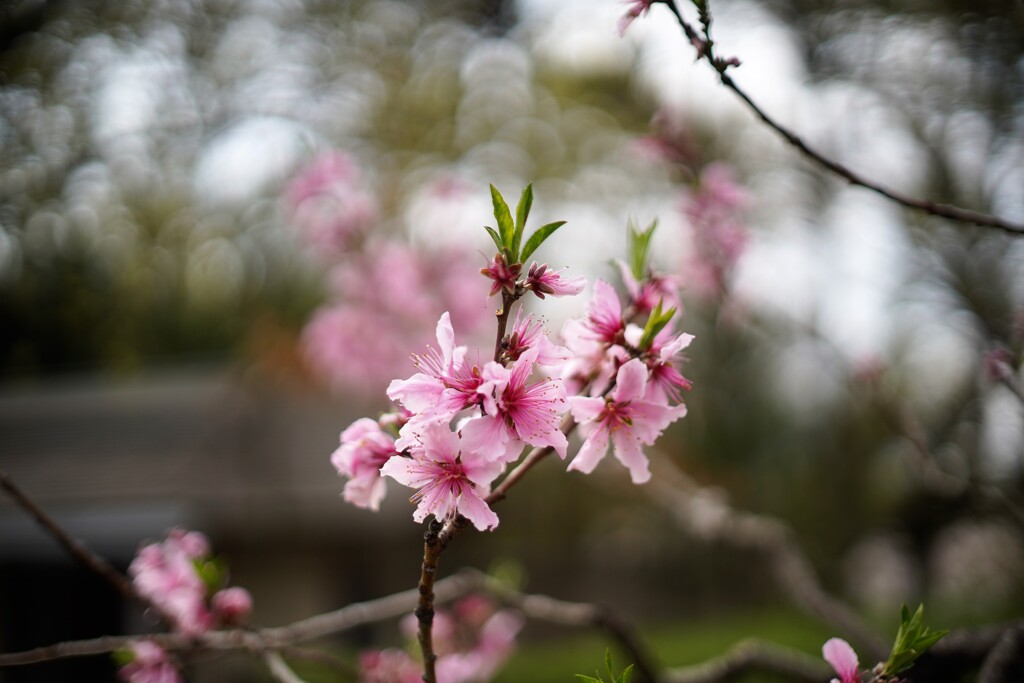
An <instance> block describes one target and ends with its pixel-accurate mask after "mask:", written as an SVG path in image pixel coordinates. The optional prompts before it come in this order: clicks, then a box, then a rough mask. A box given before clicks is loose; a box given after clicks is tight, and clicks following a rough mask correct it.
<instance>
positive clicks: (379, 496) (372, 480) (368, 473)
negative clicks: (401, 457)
mask: <svg viewBox="0 0 1024 683" xmlns="http://www.w3.org/2000/svg"><path fill="white" fill-rule="evenodd" d="M393 455H398V451H397V450H396V449H395V439H394V438H393V437H392V436H391V435H390V434H388V433H387V432H385V431H384V430H382V429H381V428H380V424H378V423H377V422H376V421H374V420H371V419H370V418H368V417H364V418H361V419H359V420H356V421H355V422H353V423H352V424H351V425H350V426H349V427H348V429H346V430H345V431H343V432H342V433H341V446H339V447H338V449H337V450H336V451H334V453H333V454H332V455H331V464H332V465H334V467H335V469H337V470H338V474H340V475H342V476H343V477H348V482H347V483H346V484H345V490H344V496H345V500H347V501H348V502H350V503H352V504H353V505H355V506H357V507H361V508H367V509H370V510H373V511H374V512H376V511H377V510H379V509H380V502H381V500H383V499H384V494H385V493H386V492H387V486H386V485H385V483H384V480H383V479H381V477H380V468H381V466H382V465H383V464H384V463H386V462H387V461H388V458H390V457H391V456H393Z"/></svg>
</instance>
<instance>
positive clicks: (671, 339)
mask: <svg viewBox="0 0 1024 683" xmlns="http://www.w3.org/2000/svg"><path fill="white" fill-rule="evenodd" d="M625 337H626V341H627V342H628V343H629V344H631V345H633V346H634V347H635V346H637V345H639V343H640V339H641V337H643V330H642V329H641V328H640V327H639V326H637V325H629V326H627V327H626V334H625ZM691 342H693V335H692V334H687V333H685V332H684V333H681V334H678V335H673V333H672V332H671V331H670V330H669V328H668V327H665V328H664V329H663V330H662V331H661V332H659V333H658V334H656V335H655V336H654V339H653V340H652V341H651V347H650V348H649V349H646V350H645V352H644V354H643V360H644V362H645V363H646V364H647V368H648V370H650V372H651V374H650V378H649V379H648V381H647V391H646V392H645V393H644V400H645V401H653V402H655V403H669V402H673V403H678V402H679V401H680V400H681V399H682V393H681V392H682V391H688V390H689V389H690V388H691V387H692V386H693V385H692V384H691V383H690V380H688V379H686V378H685V377H683V374H682V373H681V372H679V368H678V367H676V364H677V362H678V361H677V356H679V355H680V354H682V352H683V350H684V349H686V348H687V347H688V346H689V345H690V343H691Z"/></svg>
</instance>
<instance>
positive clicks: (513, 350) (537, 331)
mask: <svg viewBox="0 0 1024 683" xmlns="http://www.w3.org/2000/svg"><path fill="white" fill-rule="evenodd" d="M522 313H523V309H522V308H519V309H517V310H516V319H515V322H513V323H512V332H511V333H510V334H509V336H508V344H507V345H506V347H505V353H504V355H505V357H506V358H508V359H509V360H513V361H514V360H518V359H519V357H520V356H522V355H523V354H524V353H526V351H528V350H529V349H537V360H536V363H537V365H539V366H541V367H560V366H561V365H562V364H564V363H565V362H566V361H568V360H569V359H570V358H572V352H571V351H569V349H567V348H565V347H564V346H559V345H558V344H555V343H553V342H552V341H551V340H550V339H548V337H547V335H546V334H544V325H543V324H542V323H541V322H540V321H539V320H535V319H534V317H533V316H532V315H530V316H526V317H524V316H523V315H522Z"/></svg>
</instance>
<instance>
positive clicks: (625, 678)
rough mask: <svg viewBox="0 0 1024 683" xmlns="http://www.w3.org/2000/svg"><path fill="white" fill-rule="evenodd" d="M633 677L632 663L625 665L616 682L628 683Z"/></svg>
mask: <svg viewBox="0 0 1024 683" xmlns="http://www.w3.org/2000/svg"><path fill="white" fill-rule="evenodd" d="M632 678H633V665H632V664H630V665H629V666H627V667H626V669H625V671H623V672H622V676H621V677H620V678H619V681H618V683H629V682H630V680H632Z"/></svg>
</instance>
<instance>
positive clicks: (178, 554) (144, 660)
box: [119, 529, 252, 683]
mask: <svg viewBox="0 0 1024 683" xmlns="http://www.w3.org/2000/svg"><path fill="white" fill-rule="evenodd" d="M128 574H129V575H130V576H131V579H132V588H134V590H135V592H136V593H137V594H138V595H139V596H140V597H142V598H143V599H145V600H147V601H148V602H149V603H150V604H151V605H152V606H153V608H154V609H155V610H156V611H157V612H158V614H159V616H161V617H162V618H164V619H166V620H167V621H168V622H169V626H171V627H172V628H174V629H175V630H177V631H180V632H181V633H184V634H186V635H189V636H198V635H201V634H203V633H205V632H206V631H209V630H210V629H213V628H217V627H219V626H226V625H237V624H241V623H242V622H243V621H245V619H246V618H247V617H248V616H249V613H250V612H252V596H251V595H250V594H249V591H247V590H245V589H244V588H238V587H230V588H227V587H225V586H224V583H225V580H226V578H227V576H226V571H225V570H224V568H223V566H222V565H221V564H220V563H219V562H218V561H217V560H215V559H214V558H212V557H211V555H210V542H209V541H208V540H207V538H206V536H204V535H203V534H201V533H199V532H197V531H186V530H184V529H171V531H169V532H168V533H167V537H166V538H165V539H164V540H163V541H161V542H160V543H151V544H148V545H145V546H143V547H142V548H140V549H139V552H138V553H137V554H136V555H135V558H134V559H133V560H132V562H131V564H130V565H129V567H128ZM124 654H125V656H126V658H127V660H128V661H127V663H126V664H125V665H124V666H123V667H122V668H121V669H120V671H119V676H120V677H121V679H122V680H124V681H128V683H176V682H177V681H180V680H181V677H180V676H179V674H178V671H177V668H176V667H175V665H174V664H173V662H171V660H170V658H169V657H168V656H167V653H166V652H164V650H163V648H161V647H160V646H159V645H157V644H156V643H153V642H152V641H148V640H143V641H139V642H136V643H133V644H132V646H131V649H130V651H127V652H126V653H124Z"/></svg>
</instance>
